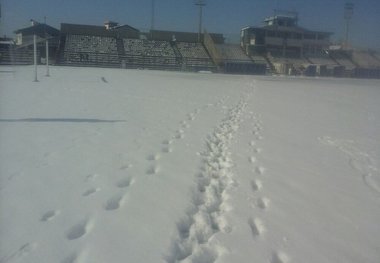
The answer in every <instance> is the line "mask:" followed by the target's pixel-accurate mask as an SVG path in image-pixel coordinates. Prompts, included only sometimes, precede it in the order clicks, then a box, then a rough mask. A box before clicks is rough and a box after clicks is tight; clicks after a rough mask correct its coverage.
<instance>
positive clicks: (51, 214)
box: [40, 210, 60, 222]
mask: <svg viewBox="0 0 380 263" xmlns="http://www.w3.org/2000/svg"><path fill="white" fill-rule="evenodd" d="M59 213H60V211H59V210H49V211H47V212H45V213H44V214H43V215H42V217H41V219H40V221H42V222H46V221H50V220H52V219H53V218H54V217H56V216H57V215H59Z"/></svg>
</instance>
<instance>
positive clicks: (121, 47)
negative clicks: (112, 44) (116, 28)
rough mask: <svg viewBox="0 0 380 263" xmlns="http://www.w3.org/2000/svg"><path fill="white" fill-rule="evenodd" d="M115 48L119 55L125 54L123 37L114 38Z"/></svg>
mask: <svg viewBox="0 0 380 263" xmlns="http://www.w3.org/2000/svg"><path fill="white" fill-rule="evenodd" d="M116 48H117V53H118V54H119V57H121V56H125V50H124V42H123V39H121V38H116Z"/></svg>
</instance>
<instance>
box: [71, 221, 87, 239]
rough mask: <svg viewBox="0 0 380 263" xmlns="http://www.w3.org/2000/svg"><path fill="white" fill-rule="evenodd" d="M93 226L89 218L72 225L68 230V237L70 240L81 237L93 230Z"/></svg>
mask: <svg viewBox="0 0 380 263" xmlns="http://www.w3.org/2000/svg"><path fill="white" fill-rule="evenodd" d="M92 226H93V224H92V223H91V222H90V221H89V220H83V221H81V222H79V223H78V224H76V225H74V226H72V227H71V228H70V229H69V230H68V231H67V232H66V238H67V239H68V240H75V239H78V238H81V237H82V236H84V235H85V234H87V233H88V232H89V231H90V230H91V228H92Z"/></svg>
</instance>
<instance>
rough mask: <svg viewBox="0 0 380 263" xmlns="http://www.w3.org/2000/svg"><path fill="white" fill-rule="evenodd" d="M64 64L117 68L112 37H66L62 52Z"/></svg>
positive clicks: (117, 59)
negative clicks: (113, 66)
mask: <svg viewBox="0 0 380 263" xmlns="http://www.w3.org/2000/svg"><path fill="white" fill-rule="evenodd" d="M63 59H64V64H67V65H86V66H112V65H115V66H118V65H119V64H120V63H119V58H118V52H117V46H116V39H115V38H113V37H102V36H88V35H67V37H66V39H65V46H64V51H63Z"/></svg>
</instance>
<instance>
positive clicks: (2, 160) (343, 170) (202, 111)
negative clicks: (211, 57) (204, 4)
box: [0, 66, 380, 263]
mask: <svg viewBox="0 0 380 263" xmlns="http://www.w3.org/2000/svg"><path fill="white" fill-rule="evenodd" d="M43 71H44V68H43V67H41V68H39V74H40V76H39V80H40V82H37V83H36V82H32V80H33V67H29V66H26V67H14V68H11V67H1V68H0V84H1V88H0V174H1V177H0V180H1V181H0V198H1V199H0V262H1V263H8V262H9V263H16V262H23V263H45V262H47V263H51V262H52V263H54V262H57V263H74V262H75V263H119V262H120V263H122V262H137V263H140V262H144V263H150V262H151V263H153V262H154V263H156V262H167V263H174V262H194V263H211V262H218V263H222V262H225V263H229V262H235V263H240V262H242V263H245V262H258V263H260V262H263V263H264V262H267V263H288V262H289V263H290V262H299V263H301V262H302V263H304V262H309V263H314V262H315V263H324V262H344V263H347V262H352V263H357V262H366V263H378V262H380V223H379V222H380V173H379V171H380V161H379V160H380V103H379V102H380V81H374V80H353V79H312V78H310V79H303V78H285V77H255V76H230V75H219V74H192V73H178V72H176V73H173V72H159V71H138V70H121V69H94V68H70V67H53V68H51V77H50V78H47V77H44V76H43V75H44V74H43V73H44V72H43Z"/></svg>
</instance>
